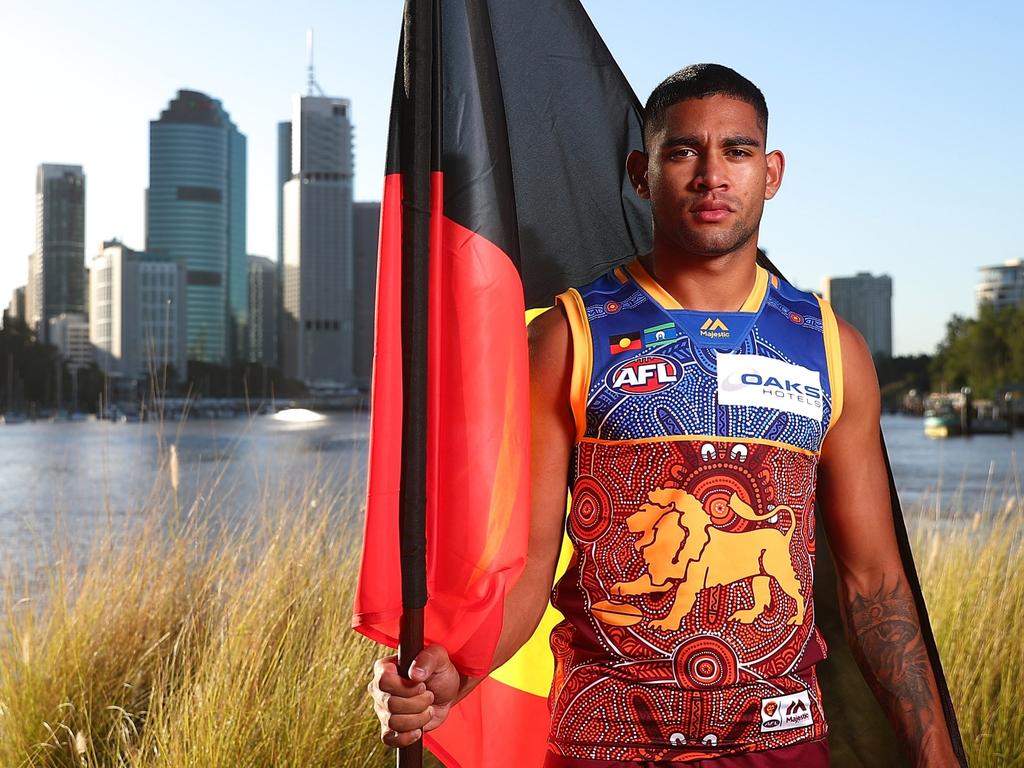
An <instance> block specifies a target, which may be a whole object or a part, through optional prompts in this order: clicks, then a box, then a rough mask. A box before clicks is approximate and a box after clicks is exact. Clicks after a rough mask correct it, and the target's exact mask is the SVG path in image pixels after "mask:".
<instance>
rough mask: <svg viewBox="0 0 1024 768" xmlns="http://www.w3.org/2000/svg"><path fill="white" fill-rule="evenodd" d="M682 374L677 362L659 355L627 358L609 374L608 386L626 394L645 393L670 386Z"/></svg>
mask: <svg viewBox="0 0 1024 768" xmlns="http://www.w3.org/2000/svg"><path fill="white" fill-rule="evenodd" d="M681 376H682V367H681V366H680V365H679V363H678V362H676V361H675V360H672V359H671V358H668V357H662V356H661V355H647V356H645V357H637V358H634V359H633V360H627V361H626V362H624V363H623V364H622V365H620V366H618V367H617V368H615V369H613V370H612V372H611V373H610V374H609V378H608V386H610V387H611V388H612V389H614V390H616V391H617V392H625V393H626V394H627V395H646V394H650V393H651V392H658V391H660V390H662V389H665V388H667V387H670V386H672V385H673V384H675V383H676V382H677V381H679V379H680V377H681Z"/></svg>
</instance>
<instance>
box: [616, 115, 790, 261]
mask: <svg viewBox="0 0 1024 768" xmlns="http://www.w3.org/2000/svg"><path fill="white" fill-rule="evenodd" d="M644 160H645V161H646V162H644ZM783 166H784V160H783V157H782V155H781V153H779V152H771V153H767V154H766V151H765V132H764V128H763V127H762V126H761V125H760V124H759V123H758V119H757V113H756V111H755V110H754V107H752V106H751V105H750V104H748V103H746V102H745V101H740V100H739V99H734V98H731V97H728V96H721V95H716V96H708V97H706V98H703V99H687V100H686V101H680V102H677V103H676V104H673V105H672V106H671V107H669V108H668V110H667V111H666V113H665V120H664V127H663V128H661V129H660V130H656V131H654V132H653V133H652V134H651V135H650V136H648V155H647V156H646V158H645V157H644V155H643V154H642V153H634V155H633V156H631V157H630V165H629V168H630V175H631V177H632V179H633V183H634V184H635V185H636V186H637V190H638V192H639V193H640V195H641V196H642V197H649V198H650V200H651V209H652V212H653V214H654V228H655V233H656V234H655V237H656V239H657V240H661V241H662V242H664V243H665V244H666V245H669V246H670V247H673V246H674V247H675V248H678V249H680V250H682V251H684V252H686V253H690V254H693V255H698V256H705V257H715V256H721V255H724V254H727V253H732V252H734V251H736V250H737V249H738V248H740V247H742V246H744V245H746V244H748V243H753V244H755V245H756V242H757V231H758V226H759V225H760V222H761V212H762V210H763V208H764V201H765V200H768V199H770V198H771V197H773V196H774V195H775V192H776V191H777V190H778V188H779V185H780V184H781V182H782V171H783Z"/></svg>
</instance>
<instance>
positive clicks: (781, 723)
mask: <svg viewBox="0 0 1024 768" xmlns="http://www.w3.org/2000/svg"><path fill="white" fill-rule="evenodd" d="M558 300H559V301H560V302H561V303H562V305H563V306H564V307H565V310H566V312H567V314H568V318H569V323H570V328H571V330H572V340H573V371H572V383H571V387H572V405H573V412H574V415H575V419H576V428H577V432H576V445H575V449H574V453H573V458H572V464H571V477H570V485H571V490H572V504H571V506H570V510H569V516H568V522H567V532H568V536H569V539H570V540H571V542H572V545H573V552H572V558H571V561H570V564H569V567H568V570H567V571H566V573H565V575H564V576H563V577H562V578H561V579H560V580H559V581H558V583H557V584H556V586H555V588H554V591H553V593H552V602H553V604H554V605H555V607H557V608H558V609H559V610H560V611H561V612H562V614H563V615H564V616H565V620H564V621H562V622H561V623H560V624H559V625H558V626H556V627H555V629H554V630H553V631H552V634H551V648H552V651H553V653H554V657H555V675H554V681H553V684H552V689H551V694H550V700H549V705H550V709H551V731H550V734H549V749H551V750H552V751H553V752H555V753H558V754H562V755H566V756H570V757H577V758H586V759H592V760H626V761H628V760H636V761H643V760H679V761H685V760H695V759H700V758H708V757H717V756H720V755H727V754H739V753H743V752H752V751H761V750H768V749H773V748H776V747H783V746H787V745H790V744H796V743H799V742H802V741H809V740H816V739H821V738H823V737H824V736H825V733H826V730H827V728H826V723H825V717H824V713H823V710H822V702H821V692H820V689H819V687H818V684H817V678H816V676H815V668H814V665H815V663H816V662H818V661H820V660H822V659H823V658H825V654H826V647H825V642H824V640H823V638H822V636H821V635H820V633H819V632H818V630H817V628H816V627H815V624H814V604H813V601H812V575H813V568H814V552H815V546H816V542H815V536H814V489H815V478H816V469H817V462H818V455H819V452H820V450H821V445H822V441H823V439H824V437H825V433H826V431H827V430H828V428H829V427H830V426H831V425H832V424H833V423H834V422H835V421H836V419H837V418H838V416H839V413H840V411H841V408H842V375H841V374H842V372H841V363H840V358H839V335H838V328H837V325H836V320H835V316H834V315H833V313H832V310H831V308H830V307H829V305H828V303H827V302H825V301H823V300H820V299H818V298H817V297H815V296H814V295H813V294H810V293H805V292H802V291H798V290H796V289H794V288H793V287H792V286H790V285H788V284H786V283H784V282H781V281H779V280H778V279H777V278H775V277H773V276H770V275H769V274H768V273H767V272H766V271H765V270H764V269H762V268H761V267H757V273H756V279H755V284H754V288H753V290H752V292H751V294H750V296H749V297H748V299H747V301H746V302H745V304H744V305H743V307H742V308H741V309H740V311H738V312H698V311H689V310H686V309H684V308H682V307H680V306H679V305H678V303H677V302H676V301H675V300H674V299H673V298H672V297H671V296H670V295H669V294H668V293H667V292H666V291H665V290H664V289H663V288H661V287H660V286H659V285H658V284H657V283H656V282H655V281H654V280H653V278H652V277H651V276H650V275H649V274H648V273H647V272H646V271H645V270H644V269H643V267H642V266H641V265H640V264H639V262H636V261H634V262H633V263H631V264H629V265H628V266H626V267H625V268H619V269H616V270H614V271H612V272H609V273H607V274H605V275H604V276H602V277H600V278H598V279H597V280H595V281H594V282H592V283H590V284H589V285H587V286H585V287H583V288H580V289H578V290H577V289H570V290H569V291H567V292H565V293H564V294H562V295H561V296H559V297H558Z"/></svg>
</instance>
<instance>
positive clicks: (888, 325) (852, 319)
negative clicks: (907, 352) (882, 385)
mask: <svg viewBox="0 0 1024 768" xmlns="http://www.w3.org/2000/svg"><path fill="white" fill-rule="evenodd" d="M822 288H823V295H824V297H825V298H826V299H828V301H830V302H831V303H832V308H833V309H835V311H836V314H837V315H839V316H840V317H841V318H843V319H844V320H845V321H846V322H848V323H849V324H850V325H852V326H853V327H854V328H856V329H857V330H858V331H860V332H861V334H862V335H863V336H864V340H865V341H866V342H867V344H868V349H870V350H871V354H872V355H883V356H885V357H892V278H891V277H889V275H877V276H876V275H872V274H870V273H868V272H858V273H857V274H856V275H854V276H853V277H827V278H825V281H824V283H823V286H822Z"/></svg>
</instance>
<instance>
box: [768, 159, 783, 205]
mask: <svg viewBox="0 0 1024 768" xmlns="http://www.w3.org/2000/svg"><path fill="white" fill-rule="evenodd" d="M765 159H766V160H767V161H768V175H767V177H766V178H765V185H764V199H765V200H771V199H772V198H773V197H775V193H776V192H778V191H779V187H781V186H782V174H783V173H784V172H785V170H786V158H785V156H784V155H783V154H782V153H781V152H779V150H777V149H775V150H772V151H771V152H769V153H768V155H767V157H766V158H765Z"/></svg>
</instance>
